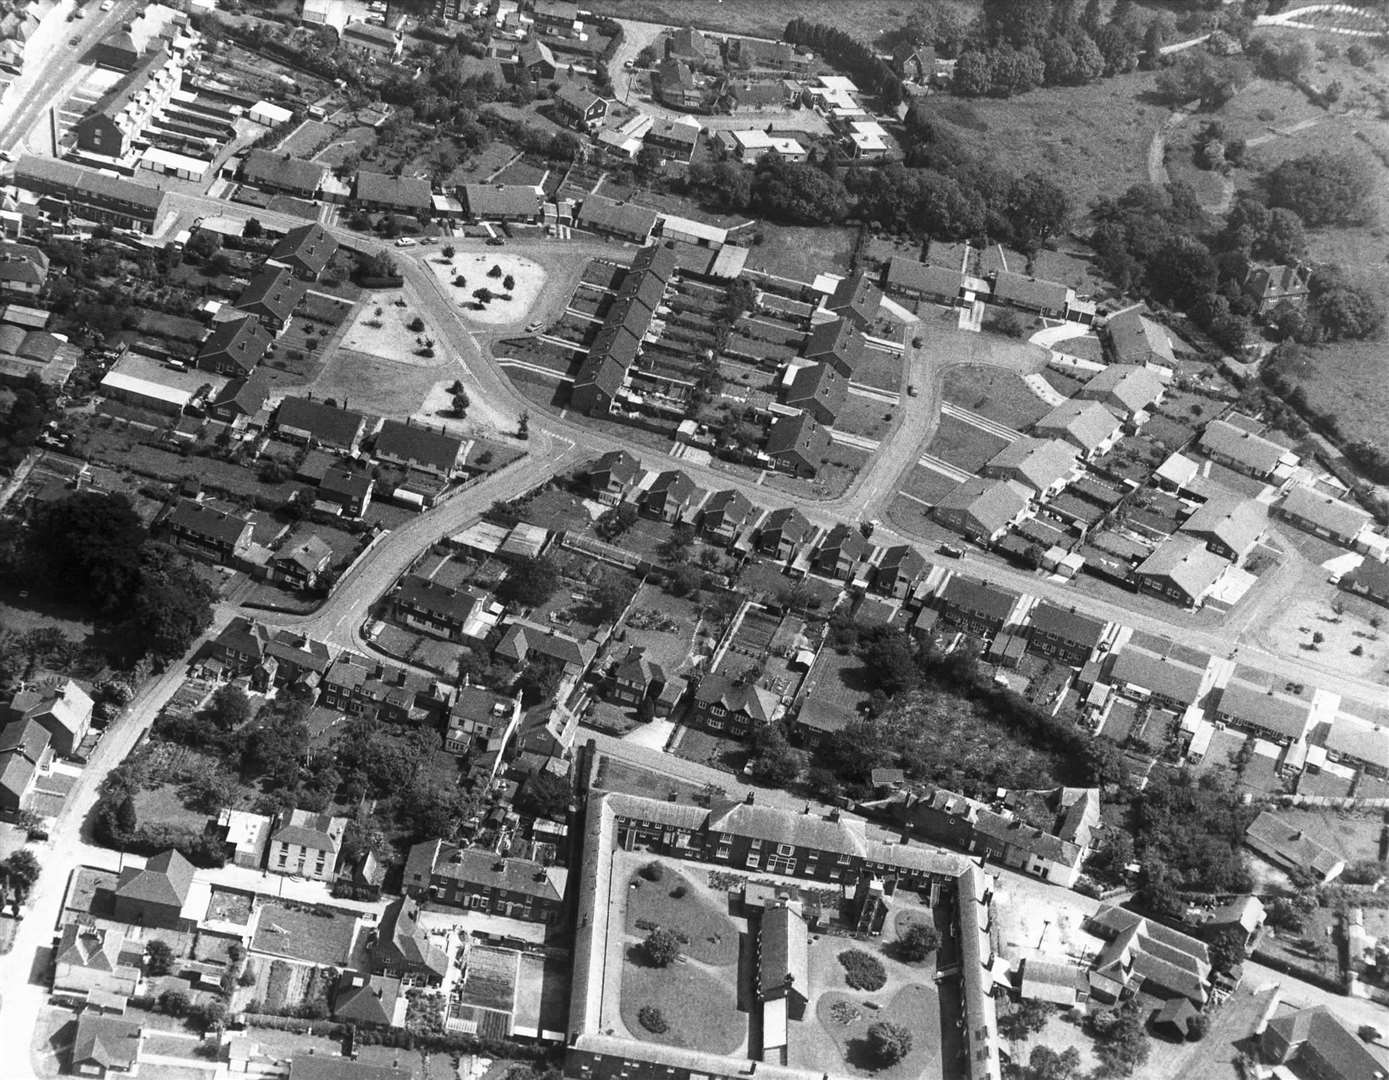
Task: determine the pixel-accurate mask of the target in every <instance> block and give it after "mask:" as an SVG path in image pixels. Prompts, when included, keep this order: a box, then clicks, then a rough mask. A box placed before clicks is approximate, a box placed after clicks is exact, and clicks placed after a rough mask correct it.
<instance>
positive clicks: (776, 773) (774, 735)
mask: <svg viewBox="0 0 1389 1080" xmlns="http://www.w3.org/2000/svg"><path fill="white" fill-rule="evenodd" d="M752 743H753V749H754V754H753V758H752V760H751V762H750V763H749V764H750V765H751V766H752V775H753V776H754V777H756V778H757V779H758V780H760V781H762V783H764V784H767V785H769V786H771V787H777V788H784V787H786V786H788V785H789V784H791V783H792V782H793V781H794V780H795V779H796V777H797V776H799V775H800V772H801V759H800V755H799V754H797V753H796V751H795V750H793V749H792V748H791V744H790V743H789V742H788V741H787V739H786V733H785V732H784V731H783V730H782V729H781V725H780V724H768V725H766V726H765V727H760V728H758V729H756V730H755V731H754V732H753V737H752Z"/></svg>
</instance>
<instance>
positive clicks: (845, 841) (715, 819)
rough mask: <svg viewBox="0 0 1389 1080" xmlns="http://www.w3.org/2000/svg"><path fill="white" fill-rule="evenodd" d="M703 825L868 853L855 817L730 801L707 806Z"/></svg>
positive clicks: (780, 841)
mask: <svg viewBox="0 0 1389 1080" xmlns="http://www.w3.org/2000/svg"><path fill="white" fill-rule="evenodd" d="M705 827H706V828H707V829H708V831H709V832H711V833H731V834H733V835H734V836H746V837H748V838H750V839H754V840H764V841H765V840H771V841H774V842H776V843H778V844H792V845H795V846H796V847H804V848H812V849H814V850H817V851H830V852H834V853H836V854H840V855H858V856H859V857H861V858H862V857H866V856H867V854H868V841H867V836H866V834H865V832H864V827H863V822H861V821H859V820H857V819H855V818H840V819H839V820H838V821H831V820H830V819H829V818H827V817H820V816H819V815H818V814H797V813H794V812H788V811H786V810H780V809H778V808H776V807H771V806H757V805H754V804H749V803H746V802H732V803H725V804H724V805H722V806H715V807H713V808H712V809H711V810H709V812H708V817H707V818H706V819H705ZM899 846H902V847H905V845H899Z"/></svg>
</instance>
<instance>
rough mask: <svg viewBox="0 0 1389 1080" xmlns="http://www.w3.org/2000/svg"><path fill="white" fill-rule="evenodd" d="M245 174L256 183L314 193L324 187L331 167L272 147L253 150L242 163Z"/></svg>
mask: <svg viewBox="0 0 1389 1080" xmlns="http://www.w3.org/2000/svg"><path fill="white" fill-rule="evenodd" d="M241 175H242V176H243V177H244V178H245V179H247V180H249V181H250V182H251V183H253V184H257V183H259V184H267V185H269V186H271V187H278V188H284V189H286V190H287V191H298V192H304V193H312V192H315V191H317V190H318V189H319V188H320V187H322V186H323V181H324V179H325V178H326V177H327V175H328V166H327V165H325V164H323V163H322V162H320V161H305V160H302V159H300V158H293V157H290V156H289V155H288V154H278V153H275V152H274V151H271V150H252V151H251V152H250V153H248V154H247V155H246V159H245V161H243V162H242V163H241Z"/></svg>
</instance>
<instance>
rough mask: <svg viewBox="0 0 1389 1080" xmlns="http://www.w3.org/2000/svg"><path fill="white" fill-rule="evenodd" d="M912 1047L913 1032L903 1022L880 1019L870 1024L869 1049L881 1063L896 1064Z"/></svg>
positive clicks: (885, 1064) (886, 1064)
mask: <svg viewBox="0 0 1389 1080" xmlns="http://www.w3.org/2000/svg"><path fill="white" fill-rule="evenodd" d="M911 1049H912V1033H911V1032H910V1031H908V1030H907V1029H906V1028H904V1027H903V1026H902V1025H901V1024H892V1023H889V1022H888V1021H886V1020H879V1021H878V1022H877V1023H876V1024H869V1025H868V1051H869V1053H871V1054H872V1055H873V1059H874V1060H875V1061H877V1062H878V1063H879V1064H880V1065H884V1066H888V1065H896V1064H897V1063H898V1062H899V1061H901V1060H902V1059H903V1058H904V1057H906V1056H907V1055H908V1054H909V1053H911Z"/></svg>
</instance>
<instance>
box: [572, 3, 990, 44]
mask: <svg viewBox="0 0 1389 1080" xmlns="http://www.w3.org/2000/svg"><path fill="white" fill-rule="evenodd" d="M949 6H951V7H955V8H957V9H959V11H960V12H961V13H962V14H966V15H968V14H970V13H972V12H973V11H974V7H975V5H973V4H968V3H958V2H955V3H951V4H950V5H949ZM589 7H590V8H591V9H592V10H593V11H594V12H595V13H600V14H603V15H612V16H613V17H615V18H619V19H637V20H641V21H643V22H657V23H664V24H665V25H667V26H685V25H687V24H688V25H692V26H698V27H700V28H702V29H705V30H719V31H723V32H724V33H728V34H748V35H751V36H753V37H766V38H780V37H781V35H782V34H783V32H785V30H786V24H787V23H788V22H790V21H791V20H792V19H795V18H798V17H799V18H803V19H806V20H808V21H810V22H819V23H825V24H827V25H829V26H833V27H836V28H837V29H840V30H843V31H844V32H845V33H847V34H852V35H853V36H854V37H856V38H859V39H860V40H862V41H872V40H873V39H874V38H875V37H877V36H878V35H879V34H881V33H882V32H883V31H884V30H887V29H890V28H892V27H895V26H900V25H902V24H903V23H905V22H906V21H907V20H908V19H909V18H910V17H911V14H912V7H913V6H912V4H910V3H906V2H904V0H855V2H854V3H852V4H842V3H836V2H835V0H727V2H726V3H725V2H724V0H597V2H596V3H593V4H590V5H589Z"/></svg>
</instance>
